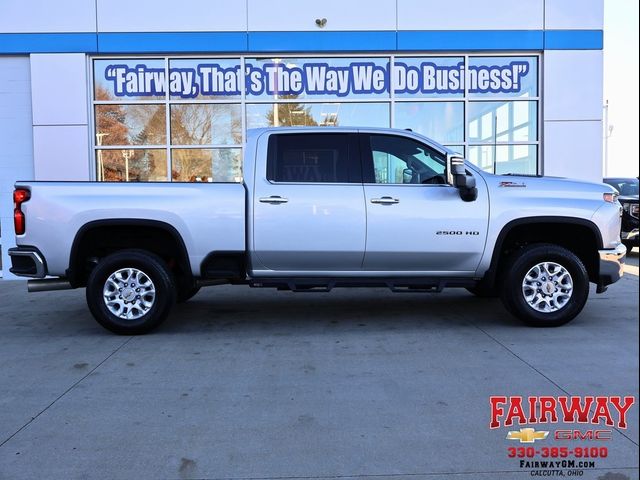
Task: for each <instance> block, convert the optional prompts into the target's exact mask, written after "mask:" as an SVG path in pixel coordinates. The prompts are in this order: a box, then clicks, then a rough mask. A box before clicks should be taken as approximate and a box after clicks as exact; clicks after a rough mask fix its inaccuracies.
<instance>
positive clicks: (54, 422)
mask: <svg viewBox="0 0 640 480" xmlns="http://www.w3.org/2000/svg"><path fill="white" fill-rule="evenodd" d="M629 263H630V264H631V266H630V267H629V268H628V273H627V275H626V276H625V277H624V278H623V279H622V281H620V282H619V283H618V284H616V285H613V286H612V287H610V289H609V291H608V292H607V293H606V294H604V295H595V294H594V292H593V291H592V295H591V297H590V299H589V302H588V303H587V306H586V308H585V310H584V312H583V313H582V314H581V315H580V316H579V317H578V318H577V319H576V320H574V321H573V322H572V323H570V324H569V325H566V326H564V327H561V328H557V329H531V328H526V327H523V326H522V325H521V324H520V323H519V322H518V321H517V320H515V319H513V318H511V317H510V316H509V315H508V314H506V313H505V311H504V310H503V308H502V305H501V304H500V303H499V302H498V301H496V300H481V299H477V298H475V297H473V296H471V295H469V294H468V293H467V292H466V291H464V290H448V291H446V292H444V293H443V294H440V295H430V294H392V293H390V292H388V291H386V290H382V289H352V290H346V289H343V290H334V291H333V292H331V293H328V294H324V293H319V294H293V293H290V292H276V291H274V290H261V289H249V288H248V287H227V286H224V287H213V288H208V289H205V290H203V291H202V292H200V293H199V294H198V295H197V296H196V297H194V299H193V300H191V301H190V302H189V303H187V304H184V305H179V306H177V307H176V309H175V311H174V312H173V314H172V315H171V317H170V318H169V320H168V321H167V323H166V324H165V325H163V327H161V329H160V330H158V331H157V332H156V333H154V334H151V335H147V336H142V337H118V336H114V335H111V334H110V333H108V332H106V331H105V330H103V329H102V328H101V327H100V326H99V325H97V324H96V323H95V322H94V321H93V319H92V318H91V316H90V314H89V313H88V310H87V308H86V305H85V302H84V291H83V290H77V291H65V292H47V293H40V294H27V293H26V288H25V286H24V285H23V284H22V283H21V282H0V479H5V478H6V479H33V478H53V479H76V478H77V479H103V478H104V479H132V478H135V479H146V478H149V479H182V478H189V479H195V478H211V479H213V478H260V479H267V478H279V479H282V478H340V479H342V478H354V477H355V478H367V477H375V478H380V477H382V478H412V479H416V478H425V479H427V478H428V479H433V478H444V479H454V478H464V479H511V478H528V477H530V476H531V473H530V470H527V469H524V470H523V469H521V468H520V467H519V461H518V460H517V459H513V458H507V447H509V446H513V444H511V443H510V442H509V441H507V440H506V439H505V436H506V429H504V428H503V429H500V430H490V429H489V428H488V425H489V401H488V398H489V396H490V395H522V396H527V395H554V396H557V395H636V397H637V395H638V276H637V265H638V255H637V250H636V251H635V252H634V253H632V254H631V256H630V259H629ZM633 264H635V274H633V273H632V272H631V270H632V267H633ZM638 418H639V417H638V405H637V404H636V405H634V406H633V407H632V409H631V412H630V416H629V428H628V429H627V430H620V431H616V430H614V432H613V439H612V440H611V441H608V442H607V443H606V445H607V447H608V453H609V454H608V457H607V458H605V459H596V460H595V462H596V469H593V470H585V471H584V474H583V475H582V477H580V478H593V479H598V478H605V479H612V480H613V479H616V480H617V479H620V480H622V479H624V478H638V474H639V472H638ZM539 428H540V429H541V428H542V427H539ZM547 429H550V430H553V429H554V426H547ZM548 445H553V444H552V443H549V444H548ZM536 446H537V444H536Z"/></svg>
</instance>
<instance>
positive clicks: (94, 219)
mask: <svg viewBox="0 0 640 480" xmlns="http://www.w3.org/2000/svg"><path fill="white" fill-rule="evenodd" d="M14 202H15V214H14V218H15V228H16V244H17V245H18V246H17V248H13V249H11V251H10V252H9V254H10V255H11V259H12V267H11V269H10V271H11V272H13V273H14V274H16V275H20V276H25V277H32V280H30V281H29V282H28V283H29V290H30V291H41V290H52V289H63V288H78V287H86V298H87V303H88V306H89V309H90V310H91V313H92V314H93V316H94V317H95V318H96V320H97V321H98V322H99V323H100V324H101V325H103V326H104V327H106V328H107V329H109V330H111V331H113V332H115V333H119V334H141V333H146V332H148V331H150V330H152V329H153V328H155V327H157V326H158V325H159V324H160V323H161V322H162V321H163V320H164V319H165V318H166V317H167V315H168V313H169V311H170V309H171V307H172V305H173V304H174V302H176V301H178V302H180V301H186V300H188V299H189V298H190V297H192V296H193V295H194V294H195V293H196V292H197V291H198V289H199V288H200V287H202V286H206V285H220V284H225V283H229V284H241V285H246V284H248V285H250V286H251V287H275V288H278V289H280V290H291V291H294V292H313V291H329V290H331V289H332V288H333V287H365V286H370V287H381V286H384V287H388V288H390V289H391V290H393V291H397V292H439V291H441V290H442V289H443V288H444V287H463V288H466V289H467V290H469V291H471V292H472V293H474V294H476V295H479V296H500V297H501V298H502V301H503V303H504V305H505V307H506V308H507V310H508V311H509V312H511V313H512V314H514V315H515V316H517V317H519V318H520V319H522V320H523V321H524V322H526V323H527V324H529V325H533V326H557V325H562V324H564V323H566V322H568V321H570V320H571V319H573V318H574V317H575V316H576V315H578V314H579V313H580V311H581V310H582V308H583V307H584V305H585V302H586V300H587V296H588V293H589V282H591V283H594V284H595V285H596V286H597V292H598V293H602V292H604V291H605V290H606V286H607V285H609V284H611V283H613V282H616V281H617V280H618V279H619V278H620V277H621V276H622V268H623V263H624V260H625V255H626V248H625V247H624V245H622V244H621V242H620V215H621V207H620V204H619V203H618V201H617V193H616V191H615V190H614V189H613V188H612V187H610V186H608V185H604V184H600V183H587V182H580V181H573V180H567V179H560V178H549V177H535V176H512V175H507V176H497V175H491V174H489V173H487V172H484V171H482V170H480V169H478V168H477V167H475V166H474V165H472V164H470V163H467V162H465V161H464V160H463V158H461V157H460V155H458V154H456V153H454V152H452V151H450V150H448V149H447V148H445V147H443V146H442V145H439V144H437V143H435V142H433V141H431V140H429V139H427V138H425V137H423V136H421V135H417V134H415V133H413V132H410V131H405V130H390V129H369V128H366V129H364V128H363V129H358V128H331V129H328V128H290V129H286V128H278V129H259V130H252V131H250V132H249V135H248V138H247V143H246V146H245V150H244V183H226V184H225V183H136V184H124V183H95V182H17V183H16V185H15V192H14Z"/></svg>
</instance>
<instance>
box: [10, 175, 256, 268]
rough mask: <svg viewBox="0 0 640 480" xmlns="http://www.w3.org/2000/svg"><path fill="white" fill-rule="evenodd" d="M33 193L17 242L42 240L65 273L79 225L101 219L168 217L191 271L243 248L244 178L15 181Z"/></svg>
mask: <svg viewBox="0 0 640 480" xmlns="http://www.w3.org/2000/svg"><path fill="white" fill-rule="evenodd" d="M16 187H28V188H29V189H30V190H31V199H30V200H29V201H28V202H26V203H25V204H24V205H23V206H22V209H23V211H24V212H25V214H26V218H27V229H26V233H25V234H24V235H21V236H18V237H17V238H16V240H17V244H18V245H23V246H28V245H34V246H38V247H39V248H40V250H41V252H42V254H43V256H44V257H45V258H46V259H47V273H48V274H49V275H55V276H63V275H65V270H66V269H67V268H68V266H69V252H70V251H71V247H72V243H73V240H74V238H75V236H76V234H77V232H78V231H79V230H80V228H81V227H82V226H83V225H85V224H87V223H88V222H96V221H100V220H101V219H109V220H113V219H126V220H133V221H139V220H147V221H149V220H150V221H158V222H164V223H166V224H169V225H171V226H172V227H173V228H175V229H176V230H177V232H178V233H179V234H180V236H181V237H182V239H183V241H184V244H185V247H186V251H187V252H188V255H189V263H190V265H191V270H192V272H194V273H196V272H199V270H200V264H201V262H202V260H203V259H204V258H205V257H206V255H207V254H208V253H210V252H213V251H243V250H244V249H245V212H246V209H245V198H246V195H245V187H244V185H242V184H240V183H104V182H17V183H16Z"/></svg>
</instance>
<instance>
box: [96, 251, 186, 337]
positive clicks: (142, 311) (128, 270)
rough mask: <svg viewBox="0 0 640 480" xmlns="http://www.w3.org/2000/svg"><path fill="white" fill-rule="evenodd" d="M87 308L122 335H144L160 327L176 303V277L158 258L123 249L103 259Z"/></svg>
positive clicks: (102, 322)
mask: <svg viewBox="0 0 640 480" xmlns="http://www.w3.org/2000/svg"><path fill="white" fill-rule="evenodd" d="M86 297H87V305H88V306H89V310H90V311H91V314H92V315H93V317H94V318H95V319H96V320H97V322H98V323H99V324H100V325H102V326H103V327H104V328H106V329H107V330H110V331H111V332H113V333H117V334H118V335H141V334H145V333H148V332H150V331H151V330H153V329H154V328H156V327H157V326H158V325H160V324H161V323H162V322H163V321H164V320H165V319H166V318H167V315H168V314H169V311H170V310H171V307H172V306H173V304H174V303H175V301H176V288H175V283H174V280H173V275H172V274H171V271H170V270H169V267H168V266H167V264H166V263H165V262H164V261H163V260H162V259H161V258H160V257H158V256H157V255H154V254H152V253H150V252H147V251H145V250H122V251H119V252H116V253H113V254H111V255H108V256H106V257H105V258H103V259H102V260H101V261H100V262H99V263H98V265H96V267H95V268H94V269H93V270H92V271H91V274H90V275H89V279H88V282H87V290H86Z"/></svg>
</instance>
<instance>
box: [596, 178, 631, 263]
mask: <svg viewBox="0 0 640 480" xmlns="http://www.w3.org/2000/svg"><path fill="white" fill-rule="evenodd" d="M604 183H607V184H609V185H611V186H612V187H613V188H615V189H616V190H618V192H619V193H620V197H618V200H619V201H620V203H621V204H622V209H623V212H622V230H621V232H620V238H621V239H622V243H624V245H625V246H626V247H627V250H629V251H630V250H631V249H632V248H633V247H637V246H639V245H638V223H639V222H638V183H639V182H638V178H634V177H630V178H624V177H610V178H605V179H604Z"/></svg>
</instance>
